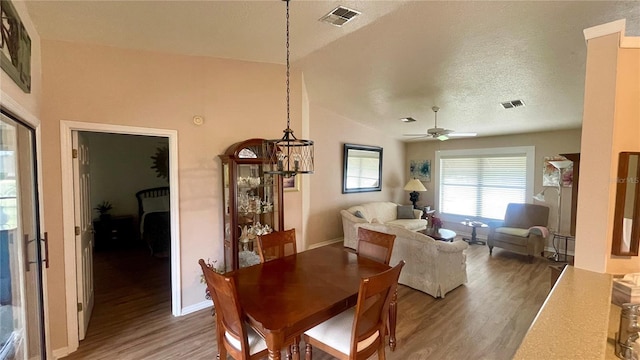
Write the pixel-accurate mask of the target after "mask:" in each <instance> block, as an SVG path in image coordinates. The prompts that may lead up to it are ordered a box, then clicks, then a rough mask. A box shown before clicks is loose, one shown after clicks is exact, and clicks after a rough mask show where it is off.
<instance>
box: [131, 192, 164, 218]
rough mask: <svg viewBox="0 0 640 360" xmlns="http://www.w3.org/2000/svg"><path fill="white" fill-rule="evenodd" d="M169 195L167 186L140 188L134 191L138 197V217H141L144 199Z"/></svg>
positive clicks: (143, 210)
mask: <svg viewBox="0 0 640 360" xmlns="http://www.w3.org/2000/svg"><path fill="white" fill-rule="evenodd" d="M162 197H167V198H168V197H169V187H168V186H162V187H155V188H151V189H144V190H140V191H138V192H137V193H136V198H137V199H138V218H142V214H144V212H145V208H144V203H145V199H152V198H162ZM167 210H168V209H167Z"/></svg>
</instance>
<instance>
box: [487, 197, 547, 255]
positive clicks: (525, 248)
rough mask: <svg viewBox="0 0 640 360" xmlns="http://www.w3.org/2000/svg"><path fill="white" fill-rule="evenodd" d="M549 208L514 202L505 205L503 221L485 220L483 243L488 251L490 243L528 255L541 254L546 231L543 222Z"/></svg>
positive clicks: (490, 250)
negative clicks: (484, 238)
mask: <svg viewBox="0 0 640 360" xmlns="http://www.w3.org/2000/svg"><path fill="white" fill-rule="evenodd" d="M548 221H549V208H548V207H546V206H543V205H534V204H515V203H511V204H509V205H507V211H506V213H505V216H504V221H499V222H489V228H490V231H489V236H488V237H487V246H489V254H490V255H491V254H492V253H493V247H494V246H495V247H499V248H503V249H505V250H509V251H511V252H515V253H518V254H522V255H527V256H528V257H529V262H531V261H533V256H534V255H536V254H540V255H542V254H543V251H544V245H545V239H546V238H547V236H548V235H549V231H548V229H547V223H548Z"/></svg>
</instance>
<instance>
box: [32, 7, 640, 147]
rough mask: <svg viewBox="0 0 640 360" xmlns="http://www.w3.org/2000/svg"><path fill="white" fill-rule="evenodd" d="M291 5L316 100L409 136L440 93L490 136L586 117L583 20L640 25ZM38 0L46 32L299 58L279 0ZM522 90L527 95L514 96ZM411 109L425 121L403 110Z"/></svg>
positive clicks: (270, 58) (617, 15)
mask: <svg viewBox="0 0 640 360" xmlns="http://www.w3.org/2000/svg"><path fill="white" fill-rule="evenodd" d="M338 5H342V6H346V7H348V8H352V9H355V10H358V11H360V12H362V14H361V15H360V16H358V17H356V18H355V19H354V20H352V21H350V22H349V23H347V24H346V25H344V26H343V27H341V28H339V27H335V26H332V25H329V24H326V23H323V22H320V21H318V19H319V18H320V17H322V16H323V15H325V14H326V13H328V12H329V11H331V10H333V9H334V8H335V7H337V6H338ZM290 6H291V17H290V20H291V54H292V61H293V66H294V67H298V68H300V69H301V70H302V71H303V72H304V76H305V81H306V85H307V90H308V92H309V97H310V99H311V101H312V102H313V103H314V104H316V105H319V106H322V107H325V108H327V109H330V110H332V111H334V112H336V113H338V114H342V115H344V116H346V117H348V118H351V119H353V120H355V121H359V122H362V123H365V124H367V125H369V126H371V127H375V128H378V129H380V130H382V131H384V132H386V133H388V134H390V136H394V137H397V138H398V139H402V140H408V139H412V138H410V137H404V136H403V134H406V133H424V132H426V129H427V128H430V127H433V122H434V114H433V112H432V110H431V107H432V106H433V105H437V106H439V107H440V108H441V110H440V112H439V113H438V125H439V126H440V127H445V128H449V129H455V130H456V131H461V132H462V131H463V132H477V133H478V136H489V135H500V134H511V133H525V132H534V131H547V130H555V129H569V128H579V127H580V125H581V122H582V109H583V92H584V72H585V59H586V45H585V40H584V36H583V33H582V31H583V29H585V28H588V27H592V26H595V25H600V24H603V23H607V22H610V21H614V20H619V19H626V22H627V23H626V27H627V31H626V34H627V36H638V35H640V2H638V1H602V2H598V1H548V2H547V1H495V2H486V1H343V2H338V1H305V0H298V1H296V0H293V1H291V3H290ZM27 8H28V10H29V13H30V16H31V18H32V20H33V21H34V23H35V25H36V28H37V29H38V32H39V34H40V36H41V38H43V39H55V40H65V41H74V42H83V43H96V44H104V45H108V46H115V47H124V48H133V49H142V50H151V51H161V52H172V53H180V54H187V55H198V56H212V57H222V58H233V59H241V60H249V61H258V62H269V63H284V59H285V47H284V39H285V16H284V14H285V4H284V2H282V1H279V0H261V1H238V0H235V1H186V0H174V1H93V0H87V1H56V0H47V1H35V0H30V1H28V2H27ZM283 77H284V73H283ZM638 80H639V81H640V79H638ZM283 96H284V94H283ZM516 99H521V100H523V101H524V103H525V104H526V105H525V106H523V107H517V108H514V109H510V110H505V109H504V108H503V107H502V106H501V105H500V103H502V102H505V101H511V100H516ZM407 116H410V117H413V118H415V119H417V121H416V122H413V123H403V122H401V121H400V120H399V119H400V118H402V117H407Z"/></svg>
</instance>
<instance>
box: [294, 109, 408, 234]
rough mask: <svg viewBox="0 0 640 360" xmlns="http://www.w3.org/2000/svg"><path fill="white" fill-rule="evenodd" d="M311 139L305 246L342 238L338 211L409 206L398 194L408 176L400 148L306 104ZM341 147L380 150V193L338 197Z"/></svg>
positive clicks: (369, 130) (362, 127) (373, 132)
mask: <svg viewBox="0 0 640 360" xmlns="http://www.w3.org/2000/svg"><path fill="white" fill-rule="evenodd" d="M310 114H311V115H310V122H311V137H312V138H313V140H314V141H315V143H316V149H315V151H316V157H315V161H316V162H315V167H316V173H315V174H314V175H313V176H311V177H308V181H309V182H310V183H311V188H312V191H311V194H310V213H309V217H308V219H307V224H306V226H307V229H308V231H307V239H306V241H307V246H311V245H314V244H316V245H317V244H318V243H322V242H323V241H328V240H334V239H338V238H342V235H343V234H342V218H341V217H340V210H341V209H346V208H348V207H351V206H353V205H357V204H361V203H364V202H370V201H395V202H399V203H407V204H408V203H409V195H408V194H406V193H405V191H404V190H402V187H403V186H404V181H405V179H406V177H407V176H408V173H407V169H406V167H405V164H404V144H403V143H402V142H400V141H398V140H394V139H392V138H390V137H388V136H387V135H386V134H384V133H382V132H380V131H378V130H376V129H374V128H370V127H368V126H365V125H362V124H360V123H358V122H356V121H354V120H352V119H348V118H345V117H343V116H341V115H338V114H336V113H334V112H331V111H329V110H326V109H324V108H322V107H320V106H317V105H314V104H313V99H311V101H310ZM344 143H352V144H359V145H374V146H380V147H382V148H383V166H382V171H383V174H382V191H377V192H366V193H353V194H343V193H342V167H343V164H342V155H343V154H342V150H343V144H344Z"/></svg>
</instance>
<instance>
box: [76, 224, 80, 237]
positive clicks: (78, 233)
mask: <svg viewBox="0 0 640 360" xmlns="http://www.w3.org/2000/svg"><path fill="white" fill-rule="evenodd" d="M75 232H76V235H80V226H76V227H75Z"/></svg>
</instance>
